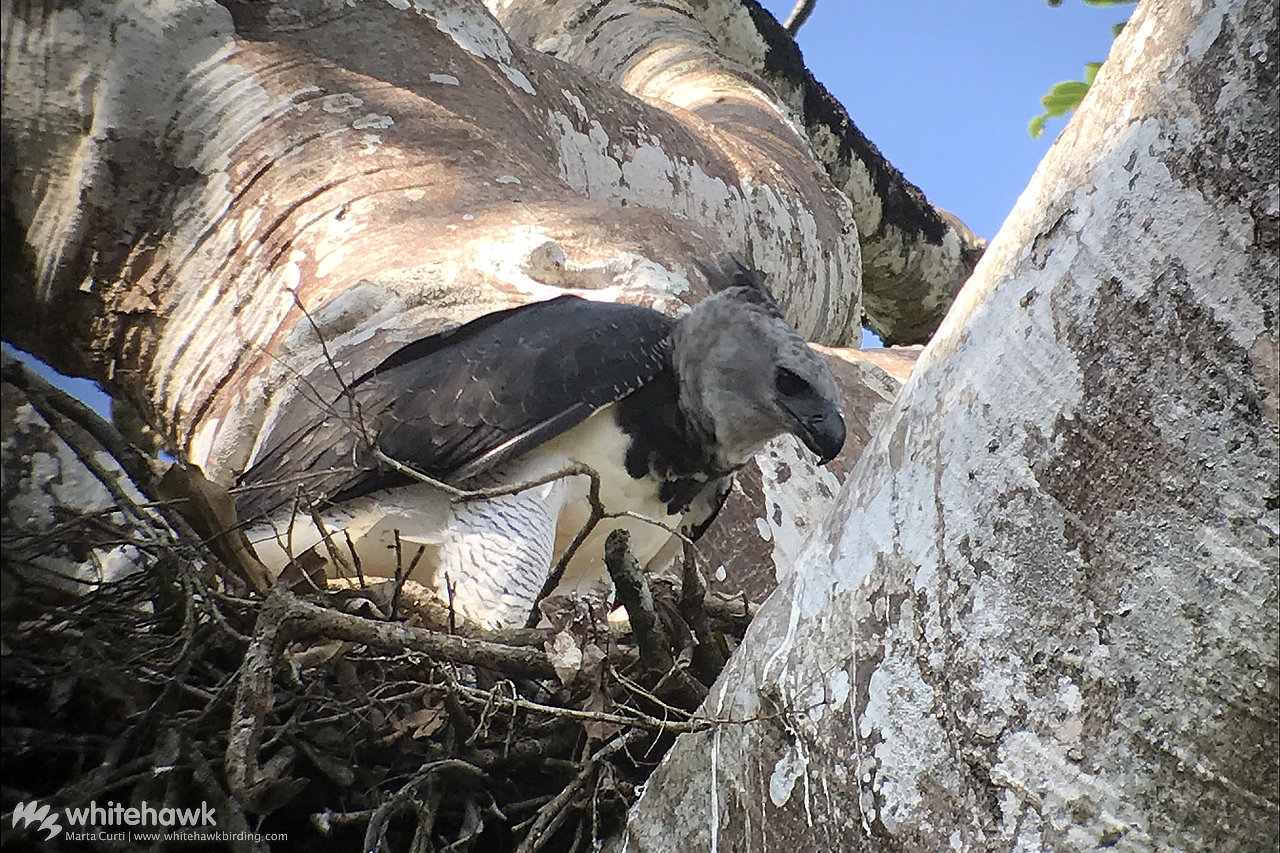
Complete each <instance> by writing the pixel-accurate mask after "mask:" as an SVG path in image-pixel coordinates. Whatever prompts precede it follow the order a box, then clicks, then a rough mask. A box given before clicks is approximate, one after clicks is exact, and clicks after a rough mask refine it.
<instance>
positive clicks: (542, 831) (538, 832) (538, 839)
mask: <svg viewBox="0 0 1280 853" xmlns="http://www.w3.org/2000/svg"><path fill="white" fill-rule="evenodd" d="M639 736H640V732H638V731H635V730H631V731H627V732H623V733H621V734H618V735H615V736H614V738H613V739H612V740H611V741H609V743H607V744H605V745H604V746H602V747H600V749H598V750H596V752H595V754H594V755H592V756H591V758H589V759H588V760H587V761H586V763H585V764H584V765H583V767H582V770H581V771H579V772H578V775H577V776H575V777H574V778H573V781H571V782H570V783H569V784H568V785H565V786H564V789H563V790H562V791H561V792H560V793H559V794H557V795H556V796H555V798H554V799H552V800H551V802H549V803H547V804H546V805H545V806H543V807H542V808H541V809H539V810H538V815H537V817H536V818H535V819H534V821H533V825H532V826H530V827H529V832H528V833H527V834H526V835H525V837H524V840H523V841H521V842H520V846H519V847H517V848H516V853H537V851H538V850H541V849H542V848H543V846H544V845H545V844H546V843H547V842H548V841H550V840H551V837H552V836H553V835H554V834H555V831H556V830H557V829H559V827H560V825H561V823H563V822H564V819H565V817H567V816H568V813H569V806H570V804H571V803H572V802H573V800H574V799H575V798H576V797H577V796H578V794H579V792H580V791H581V790H582V788H583V787H584V786H585V785H586V784H587V780H588V779H591V778H592V777H594V776H595V774H596V773H597V772H598V771H599V769H600V764H601V762H603V761H604V760H605V759H606V758H608V757H609V756H610V755H613V754H614V753H615V752H617V751H618V750H620V749H623V748H624V747H626V746H628V745H629V744H630V743H631V742H632V741H633V740H636V739H638V738H639Z"/></svg>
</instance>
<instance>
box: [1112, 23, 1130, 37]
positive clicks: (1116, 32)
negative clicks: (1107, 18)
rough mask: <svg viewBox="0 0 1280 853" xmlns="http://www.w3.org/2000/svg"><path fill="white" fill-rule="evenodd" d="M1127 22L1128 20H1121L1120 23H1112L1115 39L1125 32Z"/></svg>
mask: <svg viewBox="0 0 1280 853" xmlns="http://www.w3.org/2000/svg"><path fill="white" fill-rule="evenodd" d="M1126 23H1128V22H1127V21H1121V22H1120V23H1118V24H1112V25H1111V37H1112V38H1113V39H1114V38H1117V37H1118V36H1119V35H1120V34H1121V33H1122V32H1124V25H1125V24H1126Z"/></svg>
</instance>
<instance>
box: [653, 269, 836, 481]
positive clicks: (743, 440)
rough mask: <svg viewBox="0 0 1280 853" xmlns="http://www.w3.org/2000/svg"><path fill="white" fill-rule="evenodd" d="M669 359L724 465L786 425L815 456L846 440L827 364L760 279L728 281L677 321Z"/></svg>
mask: <svg viewBox="0 0 1280 853" xmlns="http://www.w3.org/2000/svg"><path fill="white" fill-rule="evenodd" d="M673 363H674V366H675V370H676V374H677V376H678V378H679V382H680V407H681V409H683V410H684V413H685V415H686V417H688V418H689V419H690V420H691V421H692V422H694V423H696V424H698V425H699V426H700V427H701V428H702V429H703V430H704V431H705V432H706V433H707V434H708V435H709V436H711V440H712V445H713V446H714V447H715V449H716V455H717V456H718V457H719V462H720V463H721V464H722V465H724V467H725V468H726V469H733V468H737V467H738V466H740V465H743V464H744V463H746V461H747V460H748V459H750V458H751V456H752V455H753V454H755V452H756V451H757V450H759V449H760V446H761V445H762V444H764V443H765V442H766V441H768V440H769V439H771V438H773V437H774V436H776V435H781V434H782V433H786V432H789V433H791V434H793V435H795V436H796V437H797V438H799V439H800V441H802V442H804V445H805V447H808V448H809V449H810V450H811V451H813V453H814V454H815V455H817V457H818V459H819V461H820V463H826V462H829V461H831V459H833V458H835V456H836V454H837V453H839V452H840V448H841V447H843V446H844V438H845V426H844V418H843V417H842V416H841V414H840V391H839V389H838V388H837V387H836V382H835V379H834V378H833V377H832V375H831V371H830V369H829V368H828V367H827V364H826V362H825V361H824V360H823V359H822V357H821V356H820V355H818V354H817V353H816V352H814V350H813V349H811V348H810V347H809V345H808V344H807V343H805V341H804V339H803V338H801V337H800V334H799V333H798V332H797V331H796V330H795V327H794V326H792V325H791V323H789V322H788V321H787V319H786V318H785V317H783V316H782V311H781V310H780V309H779V308H778V305H777V303H775V302H774V301H773V299H772V297H770V296H769V294H768V293H767V292H766V291H765V290H764V289H763V287H761V286H758V285H756V284H753V283H751V282H748V283H742V284H739V283H734V284H732V285H731V286H729V287H727V288H725V289H723V290H720V292H718V293H716V294H714V295H713V296H711V297H709V298H707V299H705V300H703V301H702V302H701V303H699V304H698V305H697V307H695V308H694V309H693V311H691V312H690V313H689V314H688V315H686V316H685V317H684V318H682V319H681V320H680V322H679V323H678V324H677V326H676V330H675V335H674V338H673Z"/></svg>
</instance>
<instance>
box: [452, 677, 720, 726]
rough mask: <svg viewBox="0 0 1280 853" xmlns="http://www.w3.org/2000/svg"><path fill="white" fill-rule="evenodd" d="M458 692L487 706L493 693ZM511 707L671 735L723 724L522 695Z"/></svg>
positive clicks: (463, 688) (465, 688)
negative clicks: (585, 706)
mask: <svg viewBox="0 0 1280 853" xmlns="http://www.w3.org/2000/svg"><path fill="white" fill-rule="evenodd" d="M457 690H458V694H459V695H460V696H462V697H463V698H464V699H466V700H467V701H469V702H471V703H473V704H478V705H484V704H485V703H487V702H488V701H489V692H488V691H487V690H480V689H477V688H475V687H468V686H466V685H465V684H459V685H457ZM511 704H512V705H513V706H514V707H516V708H519V709H520V710H522V711H534V712H537V713H539V714H546V715H547V716H549V717H563V718H565V719H566V720H577V721H579V722H584V723H609V724H611V725H615V726H630V727H633V728H640V729H647V730H649V731H655V732H669V733H671V734H684V733H685V732H700V731H703V730H704V729H707V728H709V727H710V726H711V725H713V724H714V723H716V722H721V721H715V720H707V719H702V718H696V719H689V720H684V721H680V722H672V721H669V720H659V719H658V718H657V717H653V716H650V715H649V714H646V713H644V712H643V711H637V710H635V709H634V708H628V709H626V710H627V711H629V712H630V713H629V714H627V715H623V714H611V713H609V712H608V711H580V710H578V709H577V708H564V707H561V706H559V705H544V704H542V703H540V702H532V701H530V700H528V699H524V698H521V697H519V696H517V697H514V698H513V699H512V700H511Z"/></svg>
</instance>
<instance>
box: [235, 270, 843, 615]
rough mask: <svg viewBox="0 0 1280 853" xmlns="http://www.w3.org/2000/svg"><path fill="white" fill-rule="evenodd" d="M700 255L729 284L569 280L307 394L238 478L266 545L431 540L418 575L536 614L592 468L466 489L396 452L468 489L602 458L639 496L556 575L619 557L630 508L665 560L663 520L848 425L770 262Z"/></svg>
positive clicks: (391, 547) (486, 607)
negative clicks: (512, 488)
mask: <svg viewBox="0 0 1280 853" xmlns="http://www.w3.org/2000/svg"><path fill="white" fill-rule="evenodd" d="M704 271H705V272H706V273H707V275H708V277H709V278H710V279H711V285H712V288H713V290H717V292H716V293H714V295H712V296H710V297H708V298H707V299H705V300H703V301H702V302H701V303H699V304H698V305H697V306H696V307H695V308H693V310H692V311H690V312H689V313H688V314H686V315H685V316H684V317H682V318H680V319H672V318H670V317H668V316H666V315H664V314H661V313H659V312H657V311H654V310H651V309H648V308H643V307H639V306H634V305H626V304H618V303H610V302H597V301H592V300H587V299H582V298H579V297H576V296H560V297H557V298H554V299H550V300H547V301H544V302H535V303H532V304H528V305H522V306H520V307H517V308H512V309H509V310H505V311H498V312H495V313H492V314H487V315H485V316H482V317H480V318H478V319H476V320H473V321H471V322H469V323H466V324H465V325H462V326H459V327H457V328H455V329H452V330H449V331H447V332H443V333H440V334H435V335H432V336H430V337H427V338H423V339H422V340H419V341H416V342H414V343H411V344H408V345H407V346H404V347H402V348H401V349H399V350H398V351H396V352H395V353H393V354H392V355H391V356H390V357H388V358H387V359H386V360H385V361H383V362H382V363H381V364H380V365H378V366H377V367H376V368H375V369H374V370H372V371H370V372H369V373H367V374H365V375H363V376H361V377H359V378H358V379H356V380H355V382H353V383H351V385H350V386H349V387H348V388H347V390H346V392H345V394H344V397H343V398H340V399H339V400H337V401H335V402H334V403H333V405H332V406H331V407H329V409H328V411H327V412H326V413H320V412H317V411H316V409H315V407H314V403H306V402H298V403H295V404H294V406H302V407H309V410H308V411H306V412H302V413H301V414H302V415H303V416H304V417H303V418H302V420H303V421H304V423H303V425H301V426H298V427H296V428H292V429H281V428H277V429H276V430H274V431H273V432H274V433H284V435H283V437H282V438H280V439H274V438H268V440H267V441H266V442H264V446H265V447H266V450H265V452H263V453H260V454H259V458H258V459H257V461H256V462H255V464H254V465H253V467H252V468H250V469H249V470H248V471H247V472H246V473H245V474H244V475H243V476H242V477H241V479H240V485H241V486H243V487H247V488H244V489H242V490H240V492H239V495H238V497H237V509H238V512H239V515H240V518H241V519H242V520H245V521H246V522H247V523H248V525H249V527H250V530H249V538H250V541H251V542H252V544H253V545H254V548H255V550H256V551H257V552H258V555H259V557H260V558H261V559H262V560H263V562H264V563H265V564H266V565H267V566H268V568H270V569H272V570H273V571H280V570H282V569H283V568H284V567H285V566H286V565H287V564H288V563H289V561H290V560H291V558H293V557H297V556H299V555H302V554H303V553H304V552H308V551H310V554H311V558H312V559H313V560H315V559H316V558H317V556H318V557H320V558H324V559H326V560H328V559H331V557H330V552H331V549H332V547H333V544H332V543H336V544H337V547H338V549H339V550H340V551H342V552H345V551H347V550H348V548H352V549H354V550H355V552H356V553H357V554H358V555H359V562H360V565H361V569H362V571H363V572H364V573H365V574H366V575H379V576H384V577H394V576H395V575H396V570H397V564H399V566H400V567H401V570H402V571H403V570H404V568H407V565H408V563H409V562H410V559H411V557H413V556H414V555H415V554H416V552H417V551H418V550H419V547H420V546H422V547H424V548H425V551H424V553H423V555H422V557H421V558H420V559H419V562H418V565H417V567H416V568H415V570H414V572H413V574H412V575H411V577H412V578H413V579H414V580H416V581H418V582H420V583H423V584H424V585H426V586H428V587H432V588H434V589H436V590H437V592H438V593H439V594H440V595H441V597H442V599H445V598H446V596H447V600H448V601H450V602H451V604H452V606H453V607H454V608H455V610H456V612H458V613H460V614H462V615H463V616H464V617H466V618H467V619H469V620H471V621H473V622H475V623H477V624H479V625H481V626H485V627H497V626H509V625H516V624H523V622H524V621H525V619H526V617H527V616H528V615H529V613H530V611H531V609H532V607H533V606H534V604H535V599H536V598H537V596H538V594H539V591H540V590H541V588H542V586H543V584H544V582H545V581H546V579H547V577H548V575H549V572H550V569H551V567H552V566H553V565H555V564H556V562H557V560H558V559H559V557H560V555H561V554H562V553H563V552H564V550H565V549H566V548H567V547H568V546H569V543H570V542H571V541H572V540H573V539H574V538H575V536H576V535H577V534H578V533H579V531H580V530H581V529H582V528H583V525H584V524H585V522H586V521H587V519H588V517H589V515H590V511H591V506H590V503H589V502H588V497H587V496H588V489H589V486H590V478H589V477H587V476H582V475H578V476H569V477H563V478H559V479H553V480H551V481H549V482H545V483H542V484H540V485H537V486H534V487H532V488H528V489H525V490H523V491H519V492H517V493H513V494H504V495H499V496H494V497H488V498H484V499H472V500H459V499H457V498H456V497H453V496H450V495H449V494H447V493H445V492H443V491H441V490H440V489H438V488H436V487H433V486H432V485H429V484H427V483H424V482H421V481H419V480H415V479H414V478H412V477H411V476H410V475H409V474H406V473H405V472H404V471H397V470H396V469H395V468H394V467H392V466H390V465H388V464H386V460H387V459H390V460H395V462H398V463H400V464H402V465H404V466H409V467H411V468H412V469H414V470H415V471H417V472H420V473H421V474H424V475H427V476H428V477H430V478H433V479H435V480H438V481H441V482H444V483H447V484H449V485H451V486H454V487H459V488H463V489H467V490H477V489H486V488H488V489H491V490H492V489H493V488H494V487H500V486H503V485H506V484H519V483H527V482H529V481H532V480H537V479H539V478H541V477H545V476H546V475H548V474H552V473H554V472H557V471H561V470H563V469H565V468H566V467H568V466H570V465H573V464H579V465H585V466H588V467H589V468H591V469H592V470H594V471H595V472H596V473H597V475H598V477H599V487H600V502H601V503H602V504H603V508H604V510H605V511H606V512H609V513H620V512H626V513H628V514H627V515H625V516H615V517H611V518H609V519H608V520H607V521H605V522H603V523H601V524H598V525H597V526H596V528H595V529H593V530H592V531H591V533H590V535H588V536H587V538H586V539H585V540H584V541H583V542H582V543H581V545H580V547H579V548H578V549H577V550H576V551H574V553H573V556H572V559H571V560H570V562H569V564H568V567H567V571H566V572H565V575H564V580H563V582H562V584H561V588H562V589H563V588H565V587H566V586H569V585H572V584H575V583H579V584H580V583H583V582H584V581H585V582H594V580H596V579H600V578H605V577H606V574H605V571H604V566H603V542H604V538H605V536H606V535H607V533H608V532H609V531H611V530H613V529H615V528H618V527H624V528H627V529H628V530H629V531H630V533H631V543H632V550H633V552H634V553H635V555H636V557H637V559H638V560H639V561H640V563H641V565H646V566H650V567H653V568H657V567H659V566H661V565H662V564H663V563H665V561H666V560H668V559H670V557H671V556H674V553H675V546H676V545H677V543H678V540H677V539H676V538H675V537H673V536H672V535H671V533H670V531H669V530H668V529H664V527H663V526H658V525H655V524H653V523H651V522H650V521H648V520H647V519H652V520H656V521H659V522H661V523H662V524H663V525H665V527H667V528H679V529H682V530H683V531H684V532H685V533H686V535H689V536H692V537H694V538H696V536H697V535H699V534H700V533H701V532H702V530H703V529H705V527H706V526H707V525H708V524H709V523H710V521H711V520H712V518H713V517H714V516H715V514H716V512H717V511H718V510H719V508H720V505H721V504H722V503H723V501H724V499H725V497H726V495H727V494H728V492H729V488H730V486H731V484H732V478H733V475H734V472H735V471H737V470H738V469H739V468H740V467H742V466H743V465H744V464H745V463H746V462H747V461H748V460H749V459H750V458H751V456H752V455H753V454H754V453H755V452H756V451H757V450H759V449H760V447H761V446H762V445H763V444H764V443H765V442H766V441H768V440H769V439H771V438H773V437H774V436H777V435H780V434H782V433H792V434H794V435H795V436H797V437H798V438H799V439H800V440H801V441H802V442H803V443H804V444H805V446H806V447H808V448H809V449H810V450H811V451H812V452H813V453H814V454H815V455H817V456H818V457H819V460H820V461H821V462H826V461H829V460H830V459H832V458H833V457H834V456H835V455H836V454H837V453H838V452H839V451H840V449H841V447H842V446H843V444H844V438H845V425H844V420H843V418H842V417H841V414H840V409H839V399H840V397H839V391H838V389H837V387H836V383H835V380H834V379H833V378H832V375H831V373H830V371H829V370H828V368H827V365H826V363H825V362H824V361H823V359H822V357H821V356H819V355H818V354H817V353H815V352H814V351H813V350H812V349H810V347H809V346H808V345H807V344H806V343H805V341H804V340H803V339H802V338H801V337H800V335H799V334H798V333H797V332H796V330H795V328H794V327H792V325H791V324H790V323H789V322H788V321H787V320H786V319H785V318H784V317H783V315H782V312H781V310H780V309H779V307H778V305H777V304H776V303H775V302H774V300H773V299H772V297H771V296H770V295H769V294H768V292H767V291H766V290H765V288H764V285H763V283H762V282H761V280H760V279H759V277H758V274H757V273H754V272H752V271H749V270H747V269H745V268H743V267H741V266H740V265H738V264H737V263H736V262H733V261H730V262H727V263H723V264H722V266H721V267H714V268H713V267H705V268H704ZM286 414H288V413H286ZM280 422H281V423H282V424H288V423H289V419H288V418H287V417H285V418H282V419H281V421H280ZM295 422H296V419H295ZM375 449H376V450H375ZM379 451H380V454H381V455H382V456H383V459H382V460H379V458H378V457H379V455H380V454H379ZM312 507H315V508H316V509H318V515H319V517H320V519H321V522H317V520H316V515H317V513H315V512H313V511H312ZM264 520H265V521H264ZM322 525H323V527H324V528H325V529H326V530H327V531H328V533H329V536H330V544H326V543H324V542H323V536H322V534H321V533H320V529H321V526H322ZM397 537H398V538H399V540H400V546H401V548H400V553H399V556H398V557H397V549H396V541H395V540H396V538H397ZM348 539H349V540H350V545H348V541H347V540H348ZM330 568H331V569H332V568H333V567H330Z"/></svg>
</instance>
